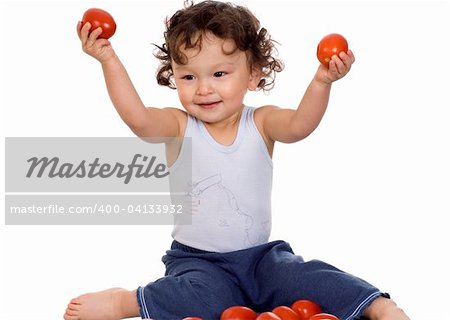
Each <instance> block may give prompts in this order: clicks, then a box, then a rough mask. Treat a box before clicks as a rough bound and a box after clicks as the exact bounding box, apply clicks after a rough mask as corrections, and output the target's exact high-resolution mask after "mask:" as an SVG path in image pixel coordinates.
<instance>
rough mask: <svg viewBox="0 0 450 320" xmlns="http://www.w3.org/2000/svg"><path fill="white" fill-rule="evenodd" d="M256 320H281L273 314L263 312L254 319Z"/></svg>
mask: <svg viewBox="0 0 450 320" xmlns="http://www.w3.org/2000/svg"><path fill="white" fill-rule="evenodd" d="M256 320H282V319H281V318H280V317H279V316H277V315H276V314H275V313H273V312H263V313H261V314H260V315H259V316H258V318H256Z"/></svg>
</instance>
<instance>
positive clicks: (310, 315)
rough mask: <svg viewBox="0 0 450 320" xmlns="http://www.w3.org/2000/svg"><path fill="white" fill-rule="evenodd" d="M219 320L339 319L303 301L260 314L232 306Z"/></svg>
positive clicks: (191, 319) (192, 318)
mask: <svg viewBox="0 0 450 320" xmlns="http://www.w3.org/2000/svg"><path fill="white" fill-rule="evenodd" d="M183 320H202V318H198V317H186V318H184V319H183ZM220 320H339V318H338V317H336V316H334V315H332V314H329V313H323V312H322V309H321V308H320V306H319V305H318V304H316V303H315V302H313V301H310V300H304V299H303V300H297V301H295V302H294V303H293V304H292V305H291V306H290V307H287V306H279V307H276V308H275V309H273V310H272V311H266V312H263V313H260V314H257V313H256V312H255V311H253V310H252V309H250V308H247V307H244V306H232V307H229V308H228V309H225V311H223V312H222V315H221V316H220Z"/></svg>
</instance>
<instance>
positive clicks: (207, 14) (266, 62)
mask: <svg viewBox="0 0 450 320" xmlns="http://www.w3.org/2000/svg"><path fill="white" fill-rule="evenodd" d="M206 32H211V33H212V34H213V35H215V36H216V37H218V38H220V39H224V40H233V41H234V42H235V44H236V49H235V50H234V51H236V50H241V51H244V52H245V53H246V55H247V60H248V63H249V67H250V69H253V68H257V69H259V70H261V74H262V77H261V81H260V82H259V84H258V88H259V89H263V90H264V91H267V90H270V89H272V88H273V86H274V81H275V73H276V72H280V71H282V70H283V68H284V65H283V62H282V61H281V60H279V59H276V58H274V57H273V54H274V52H275V51H276V49H275V46H274V42H275V41H274V40H272V39H271V37H270V35H269V33H268V32H267V30H266V29H265V28H261V26H260V23H259V21H258V19H257V18H256V17H255V16H254V15H253V13H251V12H250V11H249V10H248V9H247V8H245V7H243V6H238V5H234V4H232V3H228V2H227V3H225V2H219V1H212V0H207V1H203V2H200V3H198V4H194V3H193V1H185V5H184V8H183V9H181V10H178V11H177V12H176V13H175V14H174V15H173V16H172V17H171V18H168V19H166V31H165V32H164V40H165V43H164V44H163V45H162V46H158V45H155V46H156V47H157V50H156V52H155V53H154V55H155V57H157V58H158V59H159V60H160V61H161V65H160V67H159V69H158V72H157V75H156V79H157V81H158V84H160V85H162V86H168V87H169V88H172V89H176V87H175V85H174V83H173V81H172V80H173V79H172V77H173V70H172V61H175V62H176V63H177V64H186V63H187V57H186V55H185V54H183V52H182V51H181V50H180V48H181V47H182V46H184V48H186V49H190V48H199V49H200V48H201V45H202V35H204V34H205V33H206ZM234 51H233V52H234ZM233 52H225V53H226V54H232V53H233Z"/></svg>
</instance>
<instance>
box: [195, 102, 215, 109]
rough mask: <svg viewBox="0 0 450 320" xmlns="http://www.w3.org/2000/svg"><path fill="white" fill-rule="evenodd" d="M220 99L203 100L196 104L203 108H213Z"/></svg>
mask: <svg viewBox="0 0 450 320" xmlns="http://www.w3.org/2000/svg"><path fill="white" fill-rule="evenodd" d="M219 103H220V101H214V102H205V103H199V104H198V105H199V106H200V107H202V108H203V109H213V108H215V107H217V106H218V105H219Z"/></svg>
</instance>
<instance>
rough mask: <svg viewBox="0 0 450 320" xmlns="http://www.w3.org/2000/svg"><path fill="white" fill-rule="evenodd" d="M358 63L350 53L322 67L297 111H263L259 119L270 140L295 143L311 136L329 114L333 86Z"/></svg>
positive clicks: (266, 108)
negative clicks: (325, 115)
mask: <svg viewBox="0 0 450 320" xmlns="http://www.w3.org/2000/svg"><path fill="white" fill-rule="evenodd" d="M354 61H355V58H354V56H353V53H352V52H351V51H348V52H347V53H343V52H341V54H340V56H339V57H337V56H334V57H333V59H332V61H331V62H330V64H329V67H326V66H323V65H320V67H319V69H318V70H317V72H316V74H315V76H314V78H313V80H312V81H311V83H310V84H309V86H308V88H307V89H306V92H305V94H304V96H303V98H302V100H301V102H300V104H299V106H298V108H297V109H296V110H292V109H281V108H278V107H274V106H267V107H263V108H261V111H260V115H259V117H260V119H261V120H260V123H261V124H262V131H263V133H264V135H265V137H266V139H267V140H268V141H272V142H273V141H281V142H286V143H291V142H296V141H299V140H302V139H304V138H306V137H307V136H308V135H310V134H311V133H312V132H313V131H314V130H315V129H316V128H317V126H318V125H319V123H320V121H321V120H322V117H323V115H324V114H325V111H326V109H327V106H328V100H329V97H330V91H331V85H332V83H333V82H334V81H336V80H338V79H340V78H342V77H344V76H345V75H346V74H347V73H348V72H349V71H350V68H351V66H352V64H353V62H354Z"/></svg>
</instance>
